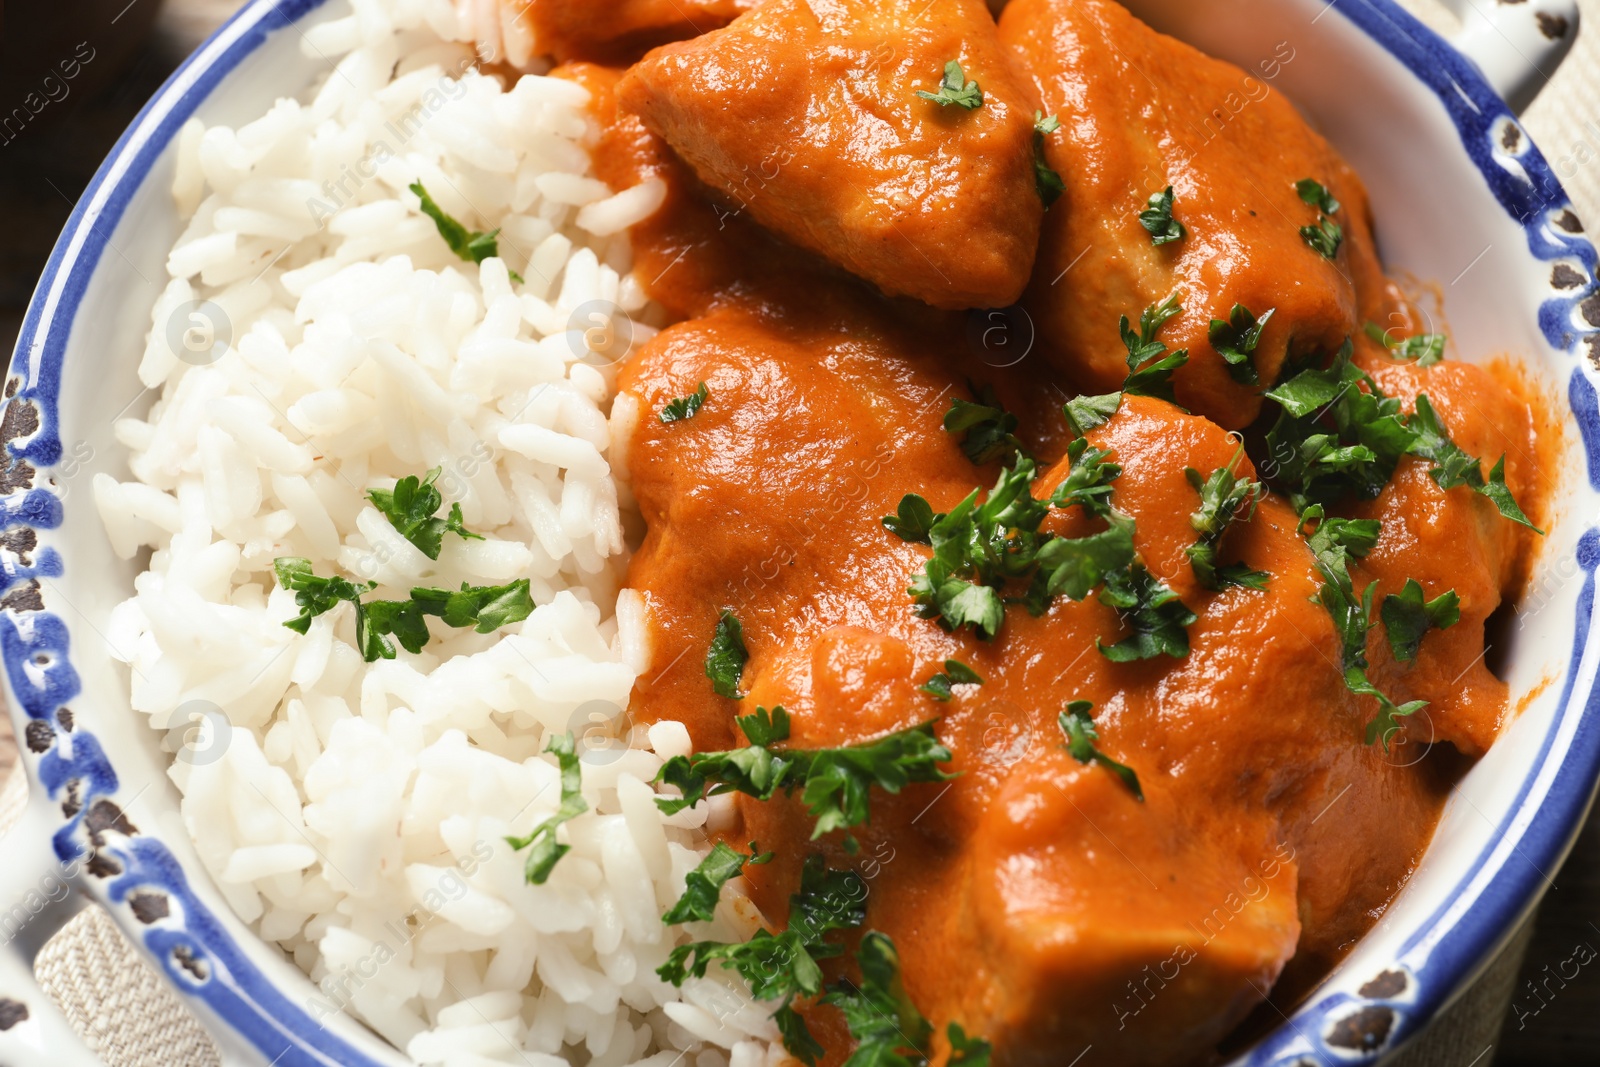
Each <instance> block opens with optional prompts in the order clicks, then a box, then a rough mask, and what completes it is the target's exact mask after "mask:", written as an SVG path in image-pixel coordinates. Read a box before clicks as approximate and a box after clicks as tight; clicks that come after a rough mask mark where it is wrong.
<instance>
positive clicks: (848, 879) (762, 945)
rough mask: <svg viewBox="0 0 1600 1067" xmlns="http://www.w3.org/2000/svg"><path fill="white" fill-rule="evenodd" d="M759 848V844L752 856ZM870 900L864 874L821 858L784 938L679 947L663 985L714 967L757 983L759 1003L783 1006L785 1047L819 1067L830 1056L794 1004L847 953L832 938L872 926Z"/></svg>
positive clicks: (792, 902) (803, 877)
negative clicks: (825, 964) (827, 962)
mask: <svg viewBox="0 0 1600 1067" xmlns="http://www.w3.org/2000/svg"><path fill="white" fill-rule="evenodd" d="M754 850H755V846H754V845H752V846H751V851H752V852H753V851H754ZM729 851H730V852H732V851H733V850H732V849H730V850H729ZM734 854H735V855H737V853H734ZM750 862H752V863H753V862H756V861H755V860H751V861H750ZM866 899H867V888H866V883H865V882H863V881H862V880H861V876H860V875H858V874H856V873H855V872H853V871H840V870H832V869H829V868H828V866H827V865H826V863H825V861H824V860H823V857H822V856H820V855H815V854H813V855H811V856H808V857H806V862H805V865H804V867H803V868H802V869H801V873H800V891H799V892H798V893H796V894H794V895H793V896H791V897H790V898H789V928H788V929H787V930H785V931H784V932H782V933H780V934H774V933H772V932H771V931H769V930H758V931H756V934H755V936H753V937H752V938H751V939H750V940H749V941H745V942H738V943H729V942H722V941H694V942H690V943H688V944H684V945H679V946H677V947H676V948H674V949H673V950H672V952H671V954H670V955H669V956H668V957H667V962H666V963H664V964H662V965H661V966H660V967H658V968H657V969H656V974H657V975H659V976H660V977H661V979H662V980H663V981H667V982H671V983H672V984H673V985H675V986H682V985H683V983H684V982H685V981H686V980H687V979H688V978H689V976H690V975H693V976H695V977H697V978H703V977H704V976H705V973H706V969H707V968H708V967H709V966H710V965H711V963H713V962H720V963H721V964H722V965H723V966H725V967H730V968H732V969H733V970H734V971H736V972H738V973H739V974H740V975H741V976H742V977H743V978H744V979H745V981H746V982H748V983H749V985H750V991H751V993H752V994H754V995H755V996H756V997H757V998H758V999H760V1000H777V1001H782V1003H781V1004H779V1006H778V1008H777V1010H776V1011H774V1012H773V1013H772V1018H773V1021H774V1022H775V1023H776V1024H777V1027H778V1032H779V1033H780V1034H781V1035H782V1037H783V1045H784V1048H786V1049H788V1051H789V1052H790V1054H791V1055H793V1056H795V1057H796V1058H797V1059H799V1060H800V1061H801V1062H803V1063H806V1064H808V1065H811V1067H815V1064H816V1062H817V1059H818V1058H819V1057H821V1056H822V1055H823V1054H824V1053H825V1051H826V1050H825V1049H824V1048H823V1047H822V1046H821V1045H820V1044H818V1042H817V1041H816V1039H815V1038H814V1037H812V1036H811V1031H810V1030H809V1029H808V1028H807V1027H806V1024H805V1019H804V1018H803V1017H802V1016H801V1015H800V1013H799V1012H798V1011H796V1010H795V1008H794V1001H795V999H796V998H797V997H805V996H815V995H816V994H818V993H820V992H822V969H821V967H820V966H818V962H817V961H818V960H824V959H830V958H832V957H835V956H840V955H843V953H844V949H843V948H842V947H841V946H840V945H838V944H837V943H834V942H829V941H827V940H825V938H826V937H827V936H828V935H830V934H833V933H838V932H842V931H848V930H853V929H855V928H857V927H859V926H860V925H861V924H862V923H863V922H865V921H866V915H867V912H866Z"/></svg>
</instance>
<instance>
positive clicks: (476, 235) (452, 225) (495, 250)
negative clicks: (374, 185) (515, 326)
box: [409, 182, 522, 285]
mask: <svg viewBox="0 0 1600 1067" xmlns="http://www.w3.org/2000/svg"><path fill="white" fill-rule="evenodd" d="M409 188H410V189H411V191H412V192H413V193H415V194H416V196H417V199H418V200H420V201H422V213H423V214H424V215H426V216H428V217H429V218H430V219H432V220H433V224H434V226H435V227H437V228H438V230H439V236H440V237H443V238H444V243H445V244H447V245H449V246H450V251H452V252H454V253H455V254H456V255H457V256H459V257H460V258H462V259H464V260H466V261H467V262H469V263H482V262H483V261H484V260H486V259H488V258H490V257H491V256H498V255H499V254H500V242H499V240H497V238H498V236H499V234H500V230H499V228H498V227H496V228H495V229H493V230H491V231H489V232H488V233H484V232H482V231H481V230H469V229H467V228H466V227H465V226H463V225H461V223H459V222H457V221H456V220H455V219H453V218H451V217H450V216H449V215H448V214H446V213H445V210H444V209H443V208H441V207H440V206H439V205H438V204H436V203H434V201H433V197H431V196H429V195H428V190H426V189H424V188H423V187H422V183H421V182H412V183H411V185H410V187H409ZM507 272H508V273H509V274H510V275H511V280H512V281H514V282H516V283H517V284H518V285H521V284H522V275H520V274H518V273H517V272H516V271H514V270H511V269H510V268H509V267H508V268H507Z"/></svg>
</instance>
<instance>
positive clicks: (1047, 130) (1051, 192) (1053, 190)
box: [1033, 111, 1067, 211]
mask: <svg viewBox="0 0 1600 1067" xmlns="http://www.w3.org/2000/svg"><path fill="white" fill-rule="evenodd" d="M1060 128H1061V120H1060V119H1058V118H1056V117H1055V116H1054V115H1046V114H1045V113H1044V112H1042V111H1035V112H1034V113H1033V183H1034V185H1035V186H1036V187H1037V188H1038V190H1039V199H1040V200H1043V201H1044V206H1045V210H1047V211H1048V210H1049V208H1050V205H1051V204H1054V203H1055V202H1056V201H1057V200H1059V199H1060V198H1061V194H1062V193H1064V192H1066V191H1067V184H1066V182H1063V181H1062V180H1061V175H1059V174H1057V173H1056V172H1055V171H1054V170H1052V169H1051V167H1050V164H1048V163H1046V162H1045V159H1044V139H1045V137H1047V136H1048V135H1050V134H1052V133H1055V132H1056V131H1057V130H1059V129H1060Z"/></svg>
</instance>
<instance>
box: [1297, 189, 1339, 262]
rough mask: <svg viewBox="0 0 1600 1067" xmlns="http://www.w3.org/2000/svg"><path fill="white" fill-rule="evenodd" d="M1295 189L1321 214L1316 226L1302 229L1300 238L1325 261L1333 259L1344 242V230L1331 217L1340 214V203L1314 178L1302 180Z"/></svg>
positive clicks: (1301, 197) (1302, 198)
mask: <svg viewBox="0 0 1600 1067" xmlns="http://www.w3.org/2000/svg"><path fill="white" fill-rule="evenodd" d="M1294 187H1295V191H1296V192H1298V193H1299V194H1300V199H1301V200H1304V201H1305V202H1306V203H1308V204H1310V205H1311V206H1312V207H1314V208H1316V209H1317V211H1318V212H1319V213H1320V216H1319V217H1318V219H1317V222H1316V225H1314V226H1302V227H1300V236H1301V237H1302V238H1303V239H1304V240H1305V242H1306V244H1308V245H1310V246H1311V247H1312V248H1313V249H1315V250H1316V251H1317V252H1318V253H1319V254H1320V255H1321V256H1322V257H1323V258H1324V259H1332V258H1333V257H1335V256H1337V255H1338V254H1339V244H1340V242H1342V241H1343V240H1344V229H1343V228H1342V227H1341V226H1340V225H1339V224H1338V223H1337V222H1334V221H1333V219H1332V218H1330V217H1329V216H1332V215H1337V214H1338V213H1339V206H1340V205H1339V201H1337V200H1335V199H1334V198H1333V194H1332V193H1330V192H1328V190H1327V189H1326V188H1325V187H1324V186H1323V184H1322V183H1321V182H1319V181H1316V180H1315V179H1312V178H1301V179H1300V180H1299V181H1297V182H1295V183H1294Z"/></svg>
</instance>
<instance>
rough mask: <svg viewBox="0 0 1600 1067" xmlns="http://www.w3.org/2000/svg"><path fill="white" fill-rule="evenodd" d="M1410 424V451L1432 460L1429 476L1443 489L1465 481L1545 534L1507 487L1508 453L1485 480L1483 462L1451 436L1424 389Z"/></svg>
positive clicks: (1508, 514) (1519, 520) (1505, 512)
mask: <svg viewBox="0 0 1600 1067" xmlns="http://www.w3.org/2000/svg"><path fill="white" fill-rule="evenodd" d="M1408 425H1409V426H1410V427H1411V428H1412V429H1413V430H1414V431H1415V432H1416V433H1417V435H1418V437H1417V441H1416V444H1415V445H1414V446H1413V447H1412V449H1411V451H1412V452H1413V453H1414V454H1416V455H1418V456H1421V457H1423V458H1424V459H1427V460H1429V461H1431V462H1432V463H1433V469H1432V470H1430V471H1428V476H1429V477H1431V478H1432V479H1433V480H1434V483H1435V484H1437V485H1438V486H1439V488H1440V489H1445V490H1449V489H1454V488H1455V487H1456V486H1458V485H1464V486H1466V487H1467V488H1469V489H1471V490H1472V491H1473V492H1474V493H1477V494H1478V495H1479V496H1482V497H1485V498H1486V499H1488V501H1489V502H1490V503H1492V504H1493V505H1494V506H1495V508H1496V509H1497V510H1498V511H1499V512H1500V514H1501V515H1503V516H1505V517H1506V518H1508V519H1510V520H1511V521H1512V522H1515V523H1518V524H1519V525H1522V526H1526V527H1527V528H1528V529H1530V530H1532V531H1534V532H1535V533H1537V534H1539V535H1541V536H1543V534H1544V531H1543V530H1541V529H1539V528H1538V527H1537V526H1535V525H1534V524H1533V523H1532V522H1530V521H1529V520H1528V516H1527V515H1525V514H1523V511H1522V508H1521V507H1520V506H1519V505H1518V504H1517V501H1516V499H1515V498H1514V497H1513V496H1512V495H1511V490H1510V489H1508V488H1506V457H1505V456H1503V455H1502V456H1501V457H1500V459H1499V460H1498V461H1497V462H1496V463H1495V465H1494V469H1493V470H1491V471H1490V472H1489V479H1488V481H1485V480H1484V478H1483V464H1482V463H1481V462H1480V461H1479V460H1478V459H1477V458H1476V457H1474V456H1469V455H1467V453H1466V452H1464V451H1462V450H1461V449H1460V448H1459V447H1458V446H1457V445H1456V443H1455V442H1454V441H1452V440H1451V439H1450V433H1449V431H1448V430H1447V429H1445V425H1444V422H1443V421H1442V420H1441V419H1440V418H1439V414H1438V412H1436V411H1434V409H1433V403H1432V401H1430V400H1429V399H1428V397H1427V394H1425V393H1419V394H1417V411H1416V414H1414V415H1413V416H1411V419H1410V421H1409V424H1408Z"/></svg>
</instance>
